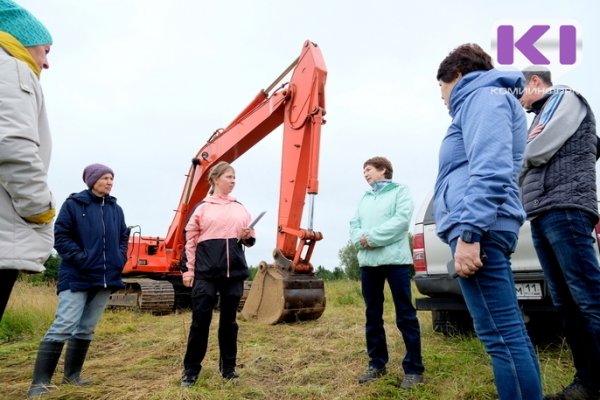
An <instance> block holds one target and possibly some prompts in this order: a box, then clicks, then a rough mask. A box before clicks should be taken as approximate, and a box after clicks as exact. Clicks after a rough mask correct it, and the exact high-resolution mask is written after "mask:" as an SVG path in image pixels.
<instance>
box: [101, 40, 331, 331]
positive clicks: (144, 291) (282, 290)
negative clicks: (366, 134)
mask: <svg viewBox="0 0 600 400" xmlns="http://www.w3.org/2000/svg"><path fill="white" fill-rule="evenodd" d="M292 71H293V72H292ZM290 72H292V76H291V79H290V81H289V82H287V83H283V84H280V82H281V81H282V80H283V78H285V77H286V76H287V75H288V74H289V73H290ZM326 76H327V70H326V67H325V63H324V60H323V57H322V55H321V51H320V49H319V47H318V46H317V45H316V44H315V43H312V42H310V41H306V42H305V43H304V45H303V46H302V52H301V54H300V56H299V57H298V58H297V59H296V60H294V62H293V63H292V64H291V65H290V66H289V67H288V68H287V69H286V70H285V71H284V72H283V73H282V74H281V75H280V76H279V77H278V78H277V79H276V80H275V81H274V82H273V83H272V84H271V85H269V87H268V88H267V89H263V90H261V91H260V92H259V93H258V95H257V96H256V97H255V98H254V99H253V100H252V101H251V102H250V104H248V106H247V107H246V108H244V110H243V111H242V112H241V113H240V114H239V115H238V116H237V117H236V118H235V119H234V120H233V122H231V123H230V124H229V125H228V126H227V127H226V128H223V129H218V130H217V131H215V132H214V133H213V134H212V136H211V137H210V138H209V139H208V142H207V143H206V144H205V145H204V146H203V147H202V148H201V149H200V150H199V151H198V153H197V155H196V157H194V158H193V159H192V164H191V166H190V170H189V173H188V174H187V175H186V181H185V185H184V190H183V193H182V195H181V199H180V201H179V205H178V207H177V210H176V212H175V216H174V218H173V222H172V223H171V225H170V227H169V231H168V233H167V236H166V237H165V238H160V237H149V236H142V235H141V230H140V228H139V227H133V228H132V231H131V235H130V239H129V246H128V259H127V263H126V265H125V268H124V270H123V275H124V278H125V279H124V281H125V282H126V286H127V287H126V288H125V289H124V290H122V291H119V292H116V293H114V294H113V295H112V296H111V299H110V302H109V305H111V306H113V307H133V308H137V309H140V310H142V311H150V312H153V313H157V314H161V313H169V312H172V311H173V309H174V308H175V307H176V306H177V305H179V304H185V302H186V298H187V301H188V302H189V288H186V287H184V286H183V285H182V282H181V268H182V266H183V265H185V232H184V228H185V225H186V223H187V221H188V219H189V217H190V215H191V213H192V212H193V210H194V208H195V206H196V205H197V204H198V203H199V202H200V201H202V200H203V199H204V198H205V197H206V195H207V193H208V190H209V183H208V179H207V177H208V172H209V170H210V168H211V167H212V166H213V165H215V164H216V163H218V162H220V161H227V162H233V161H234V160H236V159H237V158H239V157H240V156H241V155H243V154H244V153H246V151H248V150H249V149H250V148H252V147H253V146H254V145H256V144H257V143H258V142H259V141H261V140H262V139H263V138H265V137H266V136H267V135H268V134H269V133H271V132H272V131H273V130H275V129H276V128H277V127H279V126H280V125H283V150H282V165H281V184H280V196H279V214H278V226H277V243H276V248H275V250H274V251H273V257H274V261H273V263H271V264H268V263H266V262H264V261H262V262H261V263H260V265H259V267H258V270H257V273H256V276H255V277H254V280H253V282H252V286H251V288H250V290H249V291H248V293H247V298H246V299H245V303H244V306H243V309H242V311H241V313H242V316H243V317H244V318H246V319H249V320H258V321H260V322H262V323H266V324H275V323H278V322H284V321H285V322H294V321H299V320H313V319H317V318H319V317H320V316H321V314H322V313H323V311H324V310H325V290H324V286H323V281H322V280H321V279H319V278H318V277H316V276H315V274H314V271H313V267H312V265H311V263H310V259H311V256H312V253H313V250H314V246H315V243H316V242H317V241H319V240H321V239H322V237H323V236H322V234H321V233H320V232H316V231H314V230H313V229H312V224H313V221H312V220H313V208H314V201H313V200H314V195H316V194H317V193H318V189H319V181H318V168H319V145H320V136H321V125H323V124H324V123H325V120H324V119H323V117H324V115H325V79H326ZM278 85H279V86H278ZM307 194H308V195H309V200H310V201H309V208H310V209H309V227H308V228H307V229H304V228H301V227H300V224H301V220H302V213H303V209H304V203H305V198H306V195H307Z"/></svg>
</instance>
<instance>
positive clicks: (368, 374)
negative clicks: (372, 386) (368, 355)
mask: <svg viewBox="0 0 600 400" xmlns="http://www.w3.org/2000/svg"><path fill="white" fill-rule="evenodd" d="M386 373H387V371H386V369H385V367H383V368H374V367H369V368H368V369H367V370H366V371H365V373H364V374H362V375H361V376H360V377H359V378H358V383H361V384H362V383H367V382H371V381H373V380H375V379H377V378H380V377H382V376H384V375H385V374H386Z"/></svg>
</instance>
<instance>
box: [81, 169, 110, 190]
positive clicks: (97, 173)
mask: <svg viewBox="0 0 600 400" xmlns="http://www.w3.org/2000/svg"><path fill="white" fill-rule="evenodd" d="M104 174H111V175H112V176H113V178H114V176H115V173H114V172H113V170H112V169H110V168H109V167H107V166H106V165H103V164H91V165H88V166H87V167H85V169H84V170H83V181H84V182H85V184H86V185H87V187H89V188H90V189H91V188H93V187H94V185H95V184H96V181H97V180H98V179H100V178H102V175H104Z"/></svg>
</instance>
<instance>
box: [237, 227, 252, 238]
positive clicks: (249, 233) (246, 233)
mask: <svg viewBox="0 0 600 400" xmlns="http://www.w3.org/2000/svg"><path fill="white" fill-rule="evenodd" d="M253 234H254V229H251V228H243V229H242V232H241V234H240V240H246V239H250V238H251V237H252V235H253Z"/></svg>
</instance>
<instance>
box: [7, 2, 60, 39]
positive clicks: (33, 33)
mask: <svg viewBox="0 0 600 400" xmlns="http://www.w3.org/2000/svg"><path fill="white" fill-rule="evenodd" d="M0 31H2V32H6V33H9V34H11V35H12V36H14V37H15V38H16V39H17V40H18V41H19V42H21V44H22V45H23V46H25V47H30V46H41V45H44V44H52V36H50V32H48V30H47V29H46V28H45V27H44V25H42V23H41V22H40V21H38V20H37V18H36V17H34V16H33V15H31V13H30V12H29V11H27V10H26V9H24V8H23V7H21V6H19V5H18V4H16V3H15V2H13V1H12V0H0Z"/></svg>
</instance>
